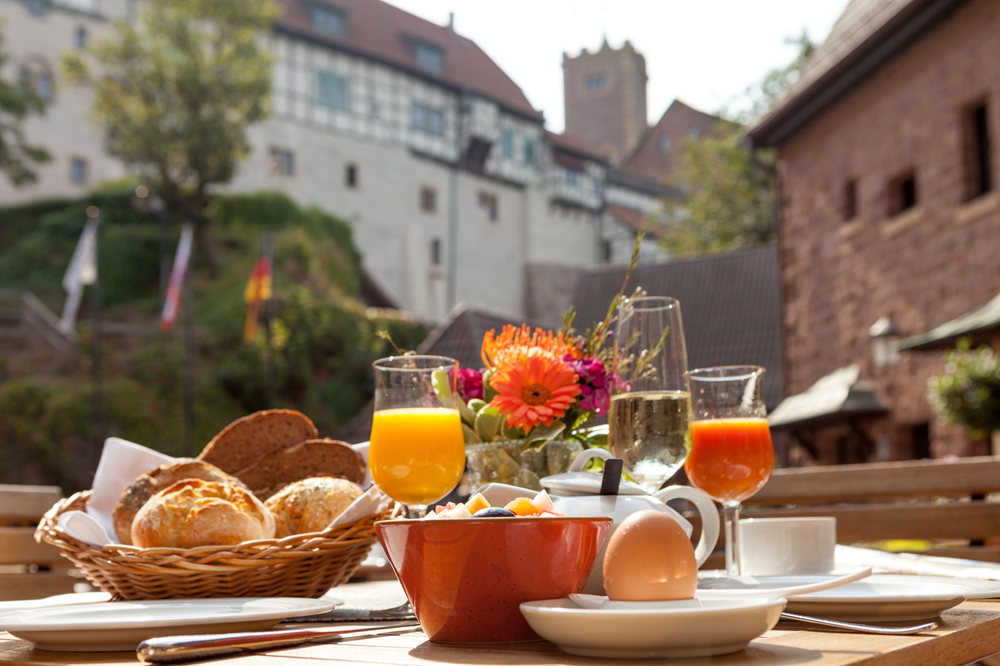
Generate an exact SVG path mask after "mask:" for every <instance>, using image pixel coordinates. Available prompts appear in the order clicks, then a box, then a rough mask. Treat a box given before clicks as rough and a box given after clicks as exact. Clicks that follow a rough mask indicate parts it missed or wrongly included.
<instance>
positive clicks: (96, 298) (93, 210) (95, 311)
mask: <svg viewBox="0 0 1000 666" xmlns="http://www.w3.org/2000/svg"><path fill="white" fill-rule="evenodd" d="M100 214H101V213H100V210H99V209H98V208H97V206H88V207H87V216H88V217H90V218H91V219H92V220H94V225H95V229H94V266H95V268H97V270H96V271H95V276H94V284H93V285H92V289H91V290H90V299H91V300H90V322H91V324H90V328H91V337H92V341H91V343H92V346H93V357H94V363H93V371H94V377H93V382H94V386H93V395H92V396H91V402H90V406H91V427H92V429H93V433H94V447H93V450H92V451H91V457H90V458H91V459H90V464H91V466H92V467H93V469H94V470H96V469H97V461H98V458H99V456H100V451H101V441H102V440H103V439H104V405H103V402H104V395H103V394H104V389H103V386H102V384H103V382H102V377H101V271H100V265H101V262H100V256H101V241H100V238H101V218H100Z"/></svg>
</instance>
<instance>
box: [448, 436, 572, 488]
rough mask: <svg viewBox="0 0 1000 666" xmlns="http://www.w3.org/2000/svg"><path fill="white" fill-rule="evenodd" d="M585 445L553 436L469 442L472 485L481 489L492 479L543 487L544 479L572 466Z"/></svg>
mask: <svg viewBox="0 0 1000 666" xmlns="http://www.w3.org/2000/svg"><path fill="white" fill-rule="evenodd" d="M580 451H583V445H582V444H580V442H578V441H576V440H566V439H552V440H549V441H547V442H541V443H540V442H537V441H535V442H531V443H530V444H529V442H528V441H527V440H524V439H520V440H507V441H498V442H485V443H482V444H468V445H466V447H465V457H466V461H467V463H468V472H469V485H470V486H471V488H472V492H477V491H478V490H479V489H480V488H482V487H483V486H485V485H486V484H488V483H506V484H509V485H512V486H518V487H521V488H530V489H531V490H541V489H542V484H541V479H542V478H543V477H546V476H551V475H553V474H562V473H564V472H566V471H567V470H568V469H569V466H570V463H572V462H573V459H574V458H575V457H576V455H577V454H578V453H579V452H580Z"/></svg>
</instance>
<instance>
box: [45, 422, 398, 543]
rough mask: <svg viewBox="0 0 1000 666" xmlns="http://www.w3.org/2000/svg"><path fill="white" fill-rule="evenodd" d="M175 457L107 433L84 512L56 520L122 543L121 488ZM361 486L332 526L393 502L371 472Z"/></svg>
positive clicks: (85, 536)
mask: <svg viewBox="0 0 1000 666" xmlns="http://www.w3.org/2000/svg"><path fill="white" fill-rule="evenodd" d="M352 448H353V449H354V450H355V451H357V452H358V453H359V454H360V455H361V457H362V458H363V459H364V460H365V463H366V465H367V462H368V442H363V443H361V444H355V445H353V447H352ZM174 460H175V458H172V457H170V456H168V455H164V454H162V453H159V452H157V451H154V450H152V449H148V448H146V447H145V446H140V445H139V444H135V443H133V442H128V441H126V440H124V439H120V438H118V437H108V438H107V439H106V440H104V450H103V451H102V452H101V461H100V462H99V463H98V465H97V473H96V474H95V475H94V485H93V493H92V494H91V496H90V499H89V500H88V501H87V510H86V513H85V512H83V511H66V512H64V513H62V514H60V516H59V518H58V519H57V521H56V522H57V523H58V524H59V527H61V528H63V529H64V530H65V531H66V533H67V534H69V535H70V536H72V537H74V538H76V539H79V540H80V541H83V542H84V543H89V544H91V545H93V546H98V547H100V546H103V545H105V544H117V543H121V542H120V541H119V540H118V538H117V536H116V535H115V526H114V518H113V513H114V509H115V504H116V503H117V502H118V498H119V497H120V496H121V494H122V491H124V490H125V488H127V487H128V486H129V484H131V483H132V482H133V481H135V479H136V478H137V477H138V476H139V475H141V474H144V473H146V472H148V471H150V470H154V469H156V468H157V467H159V466H160V465H163V464H165V463H170V462H173V461H174ZM362 487H363V488H367V489H368V490H367V491H366V492H365V493H364V494H363V495H362V496H361V497H359V498H358V499H356V500H354V502H353V503H352V504H351V505H350V506H349V507H347V509H346V510H345V511H344V513H342V514H340V515H339V516H338V517H337V518H336V520H334V521H333V523H331V525H330V526H331V527H336V526H338V525H345V524H347V523H351V522H354V521H356V520H360V519H361V518H365V517H366V516H371V515H376V514H378V513H379V512H381V511H384V510H385V509H386V508H387V507H388V506H389V504H390V503H391V502H392V500H391V499H390V498H389V497H388V496H386V495H385V493H383V492H382V491H381V490H379V489H378V487H377V486H374V485H371V474H369V473H366V478H365V479H364V481H363V482H362Z"/></svg>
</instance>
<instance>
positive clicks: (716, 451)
mask: <svg viewBox="0 0 1000 666" xmlns="http://www.w3.org/2000/svg"><path fill="white" fill-rule="evenodd" d="M688 379H689V380H690V382H691V398H692V408H693V411H694V422H693V423H692V424H691V453H690V455H688V459H687V462H686V463H685V464H684V471H685V472H687V476H688V479H689V480H690V481H691V484H692V485H694V486H695V487H696V488H699V489H701V490H703V491H705V494H707V495H708V496H709V497H711V498H712V499H714V500H715V501H717V502H719V503H721V504H722V508H723V513H724V515H725V522H726V525H725V535H726V575H727V576H739V575H740V544H739V525H740V502H742V501H743V500H745V499H747V498H748V497H750V496H752V495H753V494H754V493H756V492H757V491H758V490H760V489H761V488H762V487H763V486H764V484H765V483H767V480H768V479H769V478H770V477H771V470H772V469H773V468H774V447H773V446H772V444H771V429H770V428H769V427H768V425H767V418H766V416H767V410H766V409H765V407H764V368H761V367H759V366H756V365H735V366H724V367H719V368H701V369H698V370H692V371H691V372H689V373H688Z"/></svg>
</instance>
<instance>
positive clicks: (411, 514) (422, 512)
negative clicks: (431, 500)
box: [406, 504, 427, 520]
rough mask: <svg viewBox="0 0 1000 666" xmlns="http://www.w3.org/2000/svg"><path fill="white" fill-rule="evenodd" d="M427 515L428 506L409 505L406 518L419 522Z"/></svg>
mask: <svg viewBox="0 0 1000 666" xmlns="http://www.w3.org/2000/svg"><path fill="white" fill-rule="evenodd" d="M426 515H427V505H426V504H407V505H406V517H407V518H409V519H411V520H418V519H420V518H423V517H424V516H426Z"/></svg>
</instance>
